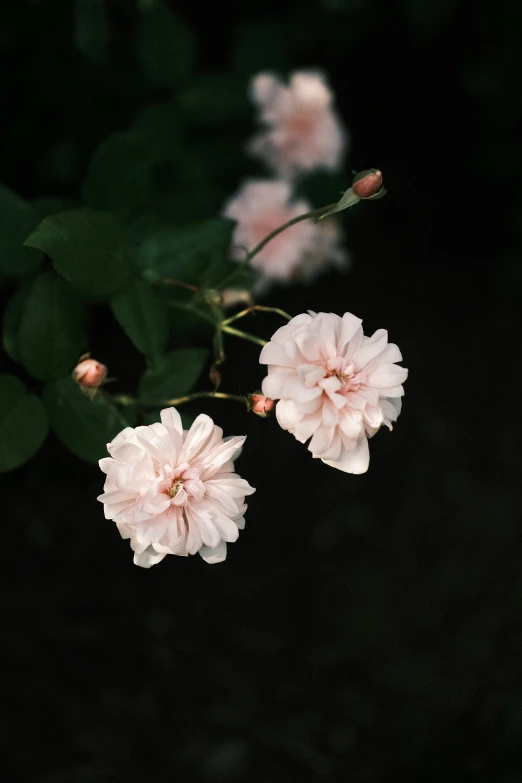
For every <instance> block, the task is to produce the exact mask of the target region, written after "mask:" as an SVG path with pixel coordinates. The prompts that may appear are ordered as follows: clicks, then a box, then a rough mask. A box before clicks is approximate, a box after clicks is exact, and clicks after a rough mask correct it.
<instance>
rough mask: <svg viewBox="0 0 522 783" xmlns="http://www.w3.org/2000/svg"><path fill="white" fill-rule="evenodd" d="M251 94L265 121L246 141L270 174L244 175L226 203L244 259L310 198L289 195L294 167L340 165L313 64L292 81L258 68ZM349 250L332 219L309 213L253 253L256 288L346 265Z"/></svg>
mask: <svg viewBox="0 0 522 783" xmlns="http://www.w3.org/2000/svg"><path fill="white" fill-rule="evenodd" d="M251 96H252V99H253V101H254V103H255V104H256V105H257V107H258V110H259V119H260V121H261V123H262V124H263V125H264V126H265V127H264V129H263V130H262V131H261V132H260V133H259V134H257V135H256V136H255V137H254V138H253V139H252V140H251V141H250V142H249V144H248V147H247V149H248V151H249V152H250V154H252V155H254V156H256V157H258V158H260V159H261V160H262V161H263V162H264V163H265V164H266V165H267V167H268V168H269V169H270V170H271V172H272V173H273V174H274V175H275V179H271V180H253V181H249V182H246V183H244V184H243V185H242V186H241V187H240V188H239V190H238V192H237V193H236V194H235V195H234V196H233V197H232V198H231V199H230V200H229V201H228V202H227V203H226V204H225V206H224V208H223V213H222V214H223V215H224V216H225V217H228V218H232V219H233V220H235V221H237V226H236V229H235V233H234V239H233V245H234V249H233V255H232V257H233V259H234V260H236V261H241V260H243V259H244V258H245V257H246V255H247V253H248V252H250V251H252V250H253V249H254V248H255V247H256V246H257V245H258V244H259V243H260V241H261V240H262V239H264V238H265V237H266V236H267V235H268V234H270V233H271V232H272V231H274V230H275V229H277V228H278V227H279V226H281V225H282V224H283V223H285V222H287V221H288V220H291V219H292V218H294V217H297V216H298V215H302V214H303V213H305V212H310V211H311V210H312V206H311V205H310V204H309V203H308V202H307V201H305V200H304V199H296V198H295V197H294V193H293V191H294V181H295V179H296V177H297V175H304V174H309V173H311V172H313V171H316V170H318V169H324V170H329V171H336V170H338V169H339V167H340V165H341V162H342V158H343V154H344V151H345V148H346V133H345V131H344V130H343V127H342V125H341V123H340V121H339V119H338V118H337V116H336V114H335V112H334V110H333V93H332V91H331V90H330V88H329V87H328V85H327V83H326V81H325V79H324V77H323V76H322V75H321V74H319V73H317V72H313V71H310V72H306V71H298V72H296V73H294V74H292V76H291V77H290V82H289V85H288V86H287V85H285V84H284V83H283V82H282V81H281V80H280V79H278V78H277V77H276V76H274V75H273V74H270V73H260V74H258V75H257V76H255V77H254V79H253V80H252V84H251ZM347 263H348V253H347V252H346V250H345V249H344V248H343V247H342V235H341V232H340V230H339V228H338V226H337V224H336V223H335V222H334V221H333V220H327V221H326V222H322V223H315V224H314V223H313V222H312V221H306V222H303V223H299V224H298V225H295V226H291V227H290V228H289V229H288V230H287V231H285V232H284V234H281V235H278V236H276V237H274V238H273V239H271V240H270V241H269V242H268V243H267V244H266V246H264V247H263V248H262V250H260V251H259V252H258V253H257V254H256V255H255V257H254V258H253V260H252V266H253V267H254V268H255V269H257V271H258V273H259V283H258V285H257V287H256V289H255V292H256V293H258V294H260V293H264V291H265V290H266V289H267V288H268V287H269V285H270V284H271V283H273V282H276V281H277V282H278V283H285V282H287V283H290V282H296V281H301V282H308V283H309V282H311V281H313V280H314V279H315V278H316V276H317V275H318V274H320V273H321V272H322V271H324V270H325V269H327V268H328V267H330V266H334V267H337V268H346V266H347Z"/></svg>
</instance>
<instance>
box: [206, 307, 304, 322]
mask: <svg viewBox="0 0 522 783" xmlns="http://www.w3.org/2000/svg"><path fill="white" fill-rule="evenodd" d="M256 311H259V312H262V313H277V314H278V315H281V316H282V317H283V318H286V319H287V321H291V320H292V316H291V315H288V313H285V311H284V310H280V309H279V307H265V306H264V305H252V307H247V309H246V310H241V312H240V313H236V315H233V316H232V317H231V318H227V319H226V320H225V321H221V326H228V325H229V324H231V323H233V322H234V321H237V320H238V318H244V317H245V315H249V313H253V312H256Z"/></svg>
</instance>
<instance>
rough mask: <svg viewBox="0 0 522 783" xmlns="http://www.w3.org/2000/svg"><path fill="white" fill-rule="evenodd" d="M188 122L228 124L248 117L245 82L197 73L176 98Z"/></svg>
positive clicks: (211, 74)
mask: <svg viewBox="0 0 522 783" xmlns="http://www.w3.org/2000/svg"><path fill="white" fill-rule="evenodd" d="M179 103H180V106H181V108H182V109H183V110H184V112H185V114H186V116H187V117H188V119H189V120H192V121H193V122H197V123H201V124H207V123H209V124H212V123H219V122H227V121H230V120H235V119H237V118H241V117H244V116H246V115H248V114H249V113H250V111H251V108H250V104H249V101H248V94H247V84H246V80H245V79H244V78H242V77H238V76H234V75H231V74H228V73H215V72H214V73H203V74H199V75H198V76H197V77H196V78H195V79H194V80H193V81H191V83H190V85H189V86H188V87H187V88H186V89H184V90H183V91H182V92H181V93H180V95H179Z"/></svg>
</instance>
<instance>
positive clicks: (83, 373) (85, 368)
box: [73, 359, 107, 395]
mask: <svg viewBox="0 0 522 783" xmlns="http://www.w3.org/2000/svg"><path fill="white" fill-rule="evenodd" d="M106 377H107V368H106V366H105V365H104V364H100V362H97V361H96V359H83V361H81V362H80V363H79V364H78V365H76V367H75V369H74V372H73V378H74V380H75V381H77V382H78V383H79V384H80V386H81V387H82V389H84V390H86V389H89V390H92V389H97V388H98V386H100V385H101V384H102V383H103V381H104V380H105V378H106ZM91 395H92V391H91Z"/></svg>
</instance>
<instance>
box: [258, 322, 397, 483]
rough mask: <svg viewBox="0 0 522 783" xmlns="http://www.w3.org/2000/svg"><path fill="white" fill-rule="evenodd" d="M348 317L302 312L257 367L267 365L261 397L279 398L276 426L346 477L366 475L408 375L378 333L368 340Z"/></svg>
mask: <svg viewBox="0 0 522 783" xmlns="http://www.w3.org/2000/svg"><path fill="white" fill-rule="evenodd" d="M361 323H362V321H361V319H360V318H356V317H355V316H354V315H352V314H351V313H345V314H344V315H343V317H342V318H341V317H340V316H338V315H335V314H333V313H312V312H310V313H304V314H302V315H298V316H296V317H295V318H292V320H291V321H289V322H288V324H285V326H282V327H281V328H280V329H278V330H277V332H276V333H275V334H274V335H273V337H272V339H271V341H270V342H269V343H267V345H265V347H264V348H263V350H262V351H261V355H260V357H259V361H260V362H261V364H268V375H267V377H266V378H265V379H264V381H263V394H265V395H266V396H267V397H272V398H274V399H278V400H279V402H278V403H277V406H276V416H277V420H278V422H279V424H280V425H281V427H282V428H283V429H285V430H288V431H289V432H291V433H292V434H293V435H294V436H295V437H296V438H297V440H299V441H300V442H301V443H304V442H305V441H307V440H308V439H309V438H311V440H310V443H309V445H308V448H309V450H310V451H311V452H312V454H313V456H314V457H318V458H320V459H322V461H323V462H325V463H326V464H327V465H331V466H332V467H334V468H338V469H339V470H343V471H345V472H346V473H364V472H365V471H366V470H368V463H369V458H370V457H369V450H368V438H371V437H373V435H375V433H376V432H377V431H378V430H379V429H380V427H381V425H382V424H385V425H386V426H387V427H389V428H390V429H392V422H394V421H396V420H397V417H398V415H399V413H400V409H401V399H400V398H401V397H402V396H403V394H404V390H403V387H402V383H403V382H404V381H405V380H406V378H407V376H408V371H407V370H406V369H404V367H398V366H397V364H396V362H400V361H402V356H401V353H400V351H399V349H398V348H397V346H396V345H394V344H393V343H388V333H387V332H386V331H385V330H384V329H379V330H378V331H376V332H375V334H374V335H373V336H372V337H365V336H364V334H363V330H362V327H361Z"/></svg>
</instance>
